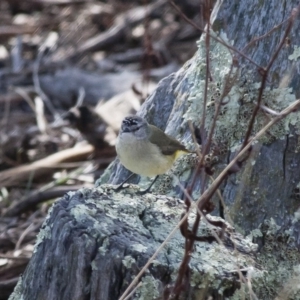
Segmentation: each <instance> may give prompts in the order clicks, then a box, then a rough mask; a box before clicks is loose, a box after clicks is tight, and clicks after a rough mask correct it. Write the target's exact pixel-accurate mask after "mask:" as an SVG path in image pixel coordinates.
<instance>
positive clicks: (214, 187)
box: [119, 100, 300, 300]
mask: <svg viewBox="0 0 300 300" xmlns="http://www.w3.org/2000/svg"><path fill="white" fill-rule="evenodd" d="M298 106H300V100H296V101H295V102H294V103H292V104H291V105H290V106H288V107H287V108H285V109H284V110H283V111H281V112H280V114H279V115H278V116H276V117H275V118H274V119H273V120H272V121H270V122H269V123H268V124H267V125H266V126H265V127H264V128H262V129H261V130H260V131H259V132H258V133H257V134H256V135H255V136H254V137H253V138H252V139H251V140H250V141H249V143H248V144H247V145H246V146H245V148H244V149H243V150H242V151H240V152H239V154H238V155H237V156H236V157H234V158H233V159H232V161H231V162H230V163H229V164H228V165H227V167H226V168H225V169H224V170H223V171H222V173H221V174H220V175H219V176H218V177H217V178H216V179H215V180H214V182H213V183H212V184H211V186H210V187H209V188H208V189H207V190H206V191H205V192H204V194H203V195H202V196H201V197H200V198H199V199H198V200H197V201H196V203H195V205H197V206H198V205H199V204H201V206H203V204H205V202H206V201H207V200H208V199H210V197H211V196H212V195H213V193H214V192H215V191H216V190H217V189H218V187H219V186H220V184H221V183H222V182H223V180H224V178H225V177H226V176H227V175H228V171H230V169H231V168H232V167H233V166H234V164H236V162H237V161H238V159H240V158H241V157H242V156H243V155H244V154H245V153H246V152H247V151H248V149H249V148H250V147H251V145H252V143H253V142H254V141H256V140H257V139H258V138H260V137H261V136H262V135H263V134H264V133H265V132H266V131H267V130H268V129H269V128H270V127H271V126H273V125H274V124H275V123H277V122H279V121H280V120H281V119H283V118H284V117H286V116H287V115H289V114H290V113H291V112H293V111H294V110H295V109H297V107H298ZM188 215H189V212H187V213H186V214H185V215H184V216H183V217H182V219H181V220H180V221H179V222H178V224H177V225H176V226H175V228H174V229H173V230H172V231H171V232H170V233H169V235H168V236H167V237H166V239H165V240H164V242H163V243H162V244H161V245H160V246H159V247H158V249H157V250H156V251H155V253H154V254H153V255H152V256H151V257H150V258H149V260H148V262H147V263H146V264H145V266H144V267H143V268H142V270H141V271H140V272H139V273H138V274H137V276H136V277H135V278H134V280H133V281H132V282H131V283H130V285H129V286H128V288H127V289H126V290H125V292H124V293H123V294H122V295H121V297H120V298H119V300H124V299H125V297H126V296H127V294H128V293H129V291H130V290H131V289H132V287H133V286H134V285H135V284H136V283H137V282H138V281H139V279H140V278H141V277H142V275H143V274H144V272H145V271H146V270H147V268H148V267H149V266H150V264H151V263H152V261H153V260H154V259H155V258H156V256H157V255H158V253H159V252H160V251H161V250H162V249H163V247H164V246H165V245H166V244H167V243H168V241H169V240H170V239H171V238H172V237H173V235H174V234H175V232H176V231H177V229H178V228H179V227H180V226H181V225H182V224H183V223H184V222H185V220H186V219H187V217H188Z"/></svg>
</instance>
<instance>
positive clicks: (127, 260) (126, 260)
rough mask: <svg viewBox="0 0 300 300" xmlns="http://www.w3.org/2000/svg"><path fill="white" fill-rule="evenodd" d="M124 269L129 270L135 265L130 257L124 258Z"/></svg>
mask: <svg viewBox="0 0 300 300" xmlns="http://www.w3.org/2000/svg"><path fill="white" fill-rule="evenodd" d="M122 264H123V265H124V267H126V268H128V269H130V268H131V266H132V265H134V264H136V260H135V259H134V258H133V257H132V256H129V255H127V256H125V257H124V258H123V260H122Z"/></svg>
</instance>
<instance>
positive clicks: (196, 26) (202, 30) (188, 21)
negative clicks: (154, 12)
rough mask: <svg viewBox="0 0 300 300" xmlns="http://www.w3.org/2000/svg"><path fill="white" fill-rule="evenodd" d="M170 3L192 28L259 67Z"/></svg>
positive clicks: (258, 66)
mask: <svg viewBox="0 0 300 300" xmlns="http://www.w3.org/2000/svg"><path fill="white" fill-rule="evenodd" d="M169 2H170V4H171V5H172V6H173V7H174V8H175V10H176V11H177V12H178V13H179V14H180V16H181V17H182V18H183V19H184V20H185V21H186V22H187V23H189V24H191V25H192V26H193V27H194V28H196V29H198V30H199V31H201V32H202V33H206V34H209V35H210V37H211V38H212V39H213V40H215V41H217V42H219V43H220V44H221V45H223V46H225V47H227V48H228V49H230V50H232V51H233V52H236V53H238V54H239V55H240V56H242V57H243V58H245V59H246V60H248V61H249V62H251V63H252V64H253V65H254V66H256V67H257V68H261V66H260V65H258V64H257V63H256V62H255V61H254V60H252V59H251V58H250V57H248V56H247V55H246V54H244V53H243V52H241V51H239V50H238V49H236V48H234V47H233V46H231V45H229V44H227V43H226V42H225V41H223V39H221V38H219V37H216V36H213V35H211V34H210V32H208V31H207V30H206V29H204V28H201V27H199V26H198V25H197V24H196V23H194V22H193V21H192V20H191V19H189V18H188V17H187V16H186V15H185V14H184V13H183V12H182V11H181V9H180V8H179V7H178V6H177V5H176V4H175V3H174V2H173V1H172V0H169Z"/></svg>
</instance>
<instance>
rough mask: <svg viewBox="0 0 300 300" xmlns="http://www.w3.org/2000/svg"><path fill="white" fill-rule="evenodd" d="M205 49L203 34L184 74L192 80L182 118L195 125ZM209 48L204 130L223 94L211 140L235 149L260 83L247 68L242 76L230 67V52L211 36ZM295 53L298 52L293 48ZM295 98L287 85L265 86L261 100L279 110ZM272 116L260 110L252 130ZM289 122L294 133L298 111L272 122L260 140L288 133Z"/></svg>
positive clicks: (199, 108) (268, 140)
mask: <svg viewBox="0 0 300 300" xmlns="http://www.w3.org/2000/svg"><path fill="white" fill-rule="evenodd" d="M212 34H214V33H212ZM220 37H221V38H222V39H223V40H224V41H225V42H227V43H229V41H228V39H227V37H226V35H225V34H221V35H220ZM206 51H207V49H206V45H205V36H204V35H203V36H202V37H201V39H200V41H199V43H198V52H197V54H196V57H195V59H194V60H193V62H192V64H191V67H190V69H189V70H188V71H187V73H188V74H187V78H189V80H190V82H191V83H192V84H193V88H192V89H191V93H190V96H189V98H188V101H189V108H188V109H187V111H186V113H185V115H184V119H185V121H186V122H188V121H191V122H192V123H193V124H194V125H195V126H199V125H200V124H201V116H202V114H203V98H204V91H205V70H206ZM209 51H210V73H211V77H212V79H213V80H212V81H211V80H209V82H208V90H207V104H206V122H205V128H206V130H207V131H209V129H210V128H211V125H212V122H213V118H214V113H215V108H216V105H218V103H219V102H220V100H221V98H222V105H221V109H220V114H219V116H218V120H217V123H216V129H215V133H214V136H213V140H214V141H215V142H216V143H217V144H218V145H225V146H226V148H227V150H229V149H234V148H235V147H237V145H239V144H240V143H241V141H242V139H243V138H244V136H245V133H246V130H247V128H248V125H249V120H250V117H251V115H252V112H253V110H254V108H255V106H256V103H257V100H258V94H259V89H260V83H257V82H253V80H252V78H253V74H252V73H250V71H249V72H248V73H245V74H243V76H241V74H239V70H238V69H237V68H235V67H232V66H233V61H232V56H231V54H230V51H229V50H228V49H227V48H226V47H225V46H223V45H221V44H220V43H218V42H216V41H214V40H213V39H211V40H210V49H209ZM295 55H298V52H296V49H295V54H294V56H295ZM294 56H293V57H294ZM295 100H296V98H295V95H294V94H293V93H292V90H291V89H290V88H273V89H271V88H266V89H265V90H264V93H263V99H262V104H263V105H264V106H265V107H267V108H269V109H271V110H273V111H274V112H275V113H276V112H280V111H282V110H283V109H284V108H286V107H287V106H288V105H290V104H291V103H292V102H294V101H295ZM272 117H273V115H272V114H268V113H267V112H265V111H263V110H260V111H259V113H258V115H257V118H256V120H255V123H254V129H253V133H254V134H255V133H257V132H258V131H259V130H260V129H262V128H263V127H264V126H265V125H266V124H267V123H268V122H269V121H270V118H272ZM291 125H292V126H293V127H295V128H296V133H298V134H299V133H300V113H299V112H297V113H292V114H290V115H289V116H288V117H286V118H285V119H284V120H282V121H281V122H279V123H277V124H275V125H274V126H273V127H272V128H271V129H270V130H269V131H268V132H267V134H266V135H264V136H263V137H262V138H261V142H263V143H271V142H273V141H274V140H277V139H280V138H282V137H283V136H285V135H288V134H290V127H291Z"/></svg>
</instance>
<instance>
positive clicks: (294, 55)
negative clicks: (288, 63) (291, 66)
mask: <svg viewBox="0 0 300 300" xmlns="http://www.w3.org/2000/svg"><path fill="white" fill-rule="evenodd" d="M299 57H300V47H297V46H294V52H293V53H292V54H291V55H289V57H288V58H289V60H294V61H297V59H298V58H299Z"/></svg>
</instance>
